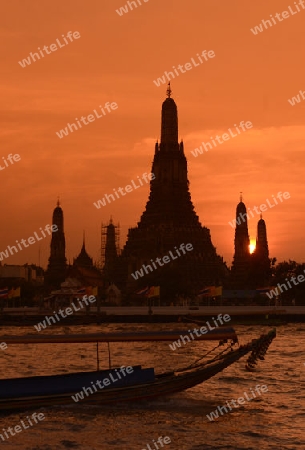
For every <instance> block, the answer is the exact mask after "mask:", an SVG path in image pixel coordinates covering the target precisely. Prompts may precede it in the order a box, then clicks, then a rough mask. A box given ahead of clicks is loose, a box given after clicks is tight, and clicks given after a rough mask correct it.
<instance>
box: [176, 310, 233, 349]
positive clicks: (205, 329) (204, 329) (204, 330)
mask: <svg viewBox="0 0 305 450" xmlns="http://www.w3.org/2000/svg"><path fill="white" fill-rule="evenodd" d="M221 316H222V314H218V316H217V319H214V317H212V320H213V322H214V325H216V327H211V325H210V322H208V321H207V322H206V327H205V326H203V327H201V328H200V329H198V328H194V329H193V330H192V331H191V330H188V332H189V334H190V335H191V338H192V340H194V339H196V338H194V334H193V333H195V335H196V336H197V337H200V336H201V335H203V334H206V333H207V332H208V331H212V330H215V329H216V328H218V327H219V326H220V325H223V324H224V323H223V320H224V321H225V322H229V321H230V320H231V317H230V316H229V314H225V315H224V316H223V317H221ZM217 320H218V321H219V324H218V323H217ZM198 333H199V334H198ZM185 339H187V341H185ZM181 342H182V343H183V344H184V345H185V344H186V342H191V340H190V338H189V337H188V335H187V334H186V335H184V336H182V335H180V339H178V340H177V341H174V342H173V343H172V344H168V345H169V348H170V349H171V350H173V351H174V350H176V349H177V348H180V347H181Z"/></svg>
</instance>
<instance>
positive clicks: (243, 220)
mask: <svg viewBox="0 0 305 450" xmlns="http://www.w3.org/2000/svg"><path fill="white" fill-rule="evenodd" d="M234 247H235V252H234V259H233V264H232V272H231V281H232V287H234V288H235V289H245V288H247V287H248V282H249V273H250V272H249V271H250V256H251V255H250V239H249V233H248V215H247V208H246V205H245V204H244V202H243V198H242V193H241V194H240V202H239V203H238V205H237V208H236V228H235V239H234Z"/></svg>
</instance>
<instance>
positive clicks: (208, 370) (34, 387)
mask: <svg viewBox="0 0 305 450" xmlns="http://www.w3.org/2000/svg"><path fill="white" fill-rule="evenodd" d="M222 330H223V329H222ZM229 330H232V329H229ZM233 331H234V330H233ZM217 332H218V333H219V330H218V331H217ZM160 333H162V334H163V338H164V339H163V340H172V338H171V339H169V332H160ZM160 333H156V336H152V335H151V333H149V334H150V340H154V339H156V338H157V339H156V340H160ZM214 333H215V332H214ZM137 334H138V333H133V334H132V335H133V337H132V336H131V334H130V336H128V339H129V341H131V340H132V339H138V340H139V339H140V337H142V338H144V336H137ZM184 334H186V333H185V332H184ZM222 334H223V335H225V333H222ZM231 334H232V331H229V332H228V335H231ZM119 335H120V336H121V338H119V336H118V334H116V333H110V334H109V335H108V336H109V338H108V339H109V340H108V341H107V340H106V339H107V336H106V335H103V336H102V337H100V338H99V339H102V340H103V342H110V341H111V342H114V339H115V342H118V339H121V341H123V342H126V337H127V336H126V335H127V334H126V333H119ZM76 336H78V339H80V340H78V341H77V342H93V340H88V339H93V336H92V335H91V337H90V338H88V335H76ZM215 336H216V333H215ZM215 336H214V337H215ZM235 336H236V335H235ZM275 336H276V332H275V330H272V331H270V332H269V333H268V334H264V335H261V336H260V337H259V338H258V339H254V340H252V341H251V342H249V343H248V344H246V345H242V346H239V347H238V348H237V349H235V350H233V346H234V345H236V343H237V340H236V339H235V338H234V339H231V338H230V339H231V342H230V341H229V340H226V339H225V340H224V341H221V342H220V343H219V345H218V346H217V347H220V346H222V345H224V344H225V341H227V342H226V344H227V345H226V348H225V349H224V350H223V351H221V352H220V354H218V355H216V356H213V357H212V356H209V358H210V359H208V360H205V361H202V359H203V358H200V360H199V361H196V362H195V363H193V364H191V365H189V366H188V367H185V368H182V369H176V370H174V371H171V372H165V373H161V374H157V375H155V373H154V369H153V368H148V369H142V367H141V366H133V367H132V368H131V369H132V372H131V373H129V375H131V376H130V377H126V378H123V377H121V379H117V380H113V377H114V376H115V375H116V376H118V371H119V370H121V369H122V368H121V369H119V368H114V369H108V370H99V369H98V370H97V371H94V372H77V373H71V374H64V375H51V376H35V377H26V378H13V379H2V380H0V410H5V411H8V410H21V409H24V408H26V409H29V408H37V407H42V406H49V405H66V404H83V403H87V404H88V403H89V404H99V405H108V404H112V403H122V402H132V401H139V400H144V399H146V400H148V399H152V398H158V397H164V396H168V395H170V394H173V393H176V392H179V391H183V390H185V389H189V388H192V387H194V386H196V385H197V384H200V383H202V382H204V381H206V380H208V379H209V378H211V377H213V376H215V375H216V374H218V373H219V372H221V371H222V370H224V369H225V368H227V367H229V366H230V365H231V364H233V363H235V362H236V361H238V360H239V359H240V358H242V357H243V356H245V355H246V354H248V353H250V352H251V355H250V357H249V358H248V364H247V369H248V370H253V368H254V365H255V364H256V362H257V360H258V359H261V360H262V359H264V355H265V353H266V352H267V349H268V347H269V345H270V344H271V342H272V340H273V339H274V338H275ZM3 338H4V337H1V338H0V340H1V339H3ZM5 338H6V339H7V343H10V344H13V343H15V344H16V343H18V344H19V343H29V342H35V343H46V342H51V341H52V342H57V343H58V342H76V341H75V340H73V341H71V340H70V338H71V336H67V335H53V336H52V337H51V336H43V335H41V336H35V335H28V336H6V337H5ZM21 338H23V339H22V342H21ZM45 338H47V339H45ZM97 338H98V336H95V339H97ZM210 338H211V336H210ZM52 339H53V340H52ZM67 339H68V340H67ZM71 339H72V338H71ZM75 339H76V338H75ZM142 340H143V339H142ZM144 340H146V341H147V340H148V338H146V339H144ZM96 342H99V341H96ZM100 342H101V340H100ZM97 345H98V344H97ZM97 349H98V348H97ZM210 353H211V351H209V352H208V353H207V354H206V355H203V357H206V356H207V355H210ZM131 369H130V370H129V372H130V371H131ZM126 371H127V368H126ZM106 379H108V380H109V379H111V380H112V383H105V380H106ZM98 381H99V382H100V384H99V386H100V385H101V384H102V383H103V384H104V386H103V387H102V388H99V389H97V388H96V383H97V382H98ZM94 386H95V388H94ZM89 388H91V391H90V389H89ZM88 392H89V393H88ZM81 393H82V395H81Z"/></svg>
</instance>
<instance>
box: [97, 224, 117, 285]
mask: <svg viewBox="0 0 305 450" xmlns="http://www.w3.org/2000/svg"><path fill="white" fill-rule="evenodd" d="M119 253H120V225H119V224H117V225H114V224H113V221H112V217H111V218H110V221H109V223H108V225H103V224H102V254H101V256H102V264H103V269H102V273H103V280H104V282H105V284H106V285H110V284H112V283H114V282H116V281H117V278H118V274H117V261H118V255H119Z"/></svg>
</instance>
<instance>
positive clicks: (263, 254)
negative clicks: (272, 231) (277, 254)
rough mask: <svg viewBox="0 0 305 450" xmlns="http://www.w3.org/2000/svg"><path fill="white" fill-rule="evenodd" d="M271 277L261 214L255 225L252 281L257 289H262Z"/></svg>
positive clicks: (265, 232)
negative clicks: (255, 235)
mask: <svg viewBox="0 0 305 450" xmlns="http://www.w3.org/2000/svg"><path fill="white" fill-rule="evenodd" d="M270 276H271V262H270V259H269V248H268V240H267V228H266V223H265V221H264V220H263V216H262V214H261V216H260V220H259V221H258V223H257V237H256V248H255V251H254V253H253V255H252V279H253V281H254V282H255V284H256V286H257V287H264V286H265V285H266V284H267V283H268V282H269V279H270Z"/></svg>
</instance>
